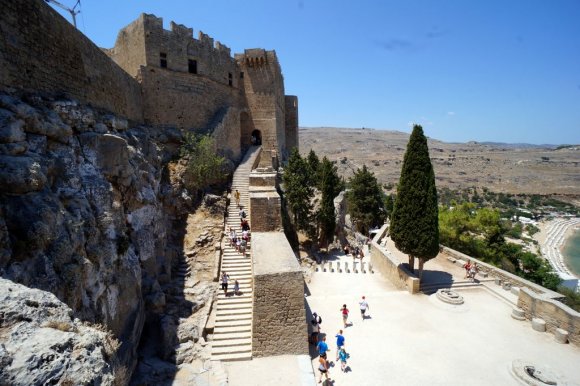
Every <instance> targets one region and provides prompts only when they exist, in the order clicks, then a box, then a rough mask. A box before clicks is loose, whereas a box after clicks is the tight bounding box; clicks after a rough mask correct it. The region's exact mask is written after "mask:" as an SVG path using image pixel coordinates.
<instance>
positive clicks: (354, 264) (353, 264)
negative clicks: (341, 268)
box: [352, 261, 358, 273]
mask: <svg viewBox="0 0 580 386" xmlns="http://www.w3.org/2000/svg"><path fill="white" fill-rule="evenodd" d="M352 272H354V273H358V269H356V261H353V262H352Z"/></svg>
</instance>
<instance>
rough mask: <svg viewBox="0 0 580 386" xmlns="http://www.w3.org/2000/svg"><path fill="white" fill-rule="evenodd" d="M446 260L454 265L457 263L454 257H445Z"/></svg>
mask: <svg viewBox="0 0 580 386" xmlns="http://www.w3.org/2000/svg"><path fill="white" fill-rule="evenodd" d="M447 260H449V261H450V262H452V263H455V262H456V261H457V259H456V258H455V257H451V256H447Z"/></svg>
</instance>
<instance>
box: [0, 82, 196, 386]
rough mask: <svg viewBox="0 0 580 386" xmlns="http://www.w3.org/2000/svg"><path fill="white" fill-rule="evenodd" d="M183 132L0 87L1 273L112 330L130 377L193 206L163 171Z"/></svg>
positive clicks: (53, 337)
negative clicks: (178, 227)
mask: <svg viewBox="0 0 580 386" xmlns="http://www.w3.org/2000/svg"><path fill="white" fill-rule="evenodd" d="M178 135H179V133H176V134H174V135H173V134H172V135H171V136H169V137H168V136H167V133H166V132H165V130H158V129H155V128H151V127H145V126H139V127H131V125H130V123H129V122H128V121H127V120H125V119H123V118H119V117H115V116H111V115H104V114H102V113H100V112H99V111H96V110H93V109H92V108H90V107H87V106H82V105H79V104H77V103H76V102H73V101H58V100H57V101H55V100H51V99H45V98H44V97H40V96H30V95H28V96H16V95H9V94H6V93H4V94H2V93H1V92H0V277H4V278H6V279H9V280H12V281H15V282H17V283H21V284H23V285H25V286H28V287H34V288H38V289H40V290H44V291H49V292H51V293H53V294H55V295H56V296H57V298H58V299H60V300H61V301H62V302H64V303H66V304H67V305H68V306H69V307H70V309H72V313H73V314H74V316H75V317H77V318H79V319H81V320H83V321H88V322H96V323H102V324H103V325H105V326H107V327H108V328H110V329H111V330H112V332H113V333H114V334H115V336H116V337H118V338H119V339H120V341H121V342H122V343H123V344H122V346H121V350H120V352H119V357H120V360H121V362H122V363H125V364H127V366H128V367H129V373H130V371H131V369H132V366H134V365H135V358H136V355H135V353H136V349H137V346H138V343H139V339H140V336H141V333H142V329H143V324H144V320H145V316H146V314H147V312H148V311H151V312H154V313H159V312H160V310H161V309H162V308H163V307H164V306H165V299H164V297H163V296H162V294H161V293H159V283H162V282H166V281H167V280H170V279H171V267H172V264H173V262H174V259H175V256H176V255H177V254H178V251H177V250H176V248H175V247H171V245H172V243H173V241H174V240H173V238H175V237H178V236H179V235H174V234H172V232H170V231H168V230H170V229H173V228H174V226H173V224H174V223H175V222H178V221H180V220H181V217H182V216H183V214H184V213H185V211H187V210H188V209H189V206H188V203H189V202H191V199H190V198H189V196H188V195H187V193H186V191H185V190H184V189H183V185H182V184H180V181H179V179H177V180H172V179H171V176H170V173H168V172H167V169H168V168H167V164H168V162H169V161H170V160H171V159H172V157H174V155H175V153H176V150H178V146H176V141H178V140H177V139H176V136H178ZM145 281H146V282H147V283H150V284H149V285H145V286H144V285H143V282H145ZM158 281H159V283H158ZM151 283H153V284H155V283H156V285H153V284H151ZM147 307H150V309H148V308H147ZM3 312H5V305H4V304H3V303H1V302H0V316H1V315H2V313H3ZM1 323H2V322H1V321H0V344H3V342H4V339H5V338H4V337H3V335H2V333H1V331H2V330H1ZM34 334H41V335H42V336H43V339H44V338H46V342H49V341H50V342H53V341H54V342H65V341H70V339H72V338H71V336H69V335H67V334H68V333H63V332H62V331H59V332H55V331H49V330H46V329H38V331H36V332H34ZM39 337H40V335H39ZM42 344H43V345H45V344H48V343H42ZM59 344H60V343H59ZM67 344H68V343H67ZM0 347H2V346H0ZM23 347H24V346H23ZM42 347H44V346H42ZM69 347H71V346H70V344H68V345H67V346H66V348H67V349H68V348H69ZM72 347H74V346H72ZM25 348H27V349H31V350H35V347H32V346H26V347H25ZM2 350H4V348H3V349H2ZM47 372H48V373H51V372H52V370H50V371H49V370H47ZM0 383H1V382H0ZM9 383H10V382H9ZM38 383H39V384H43V383H45V381H44V380H40V379H39V381H38ZM31 384H36V382H32V383H31ZM75 384H76V383H75Z"/></svg>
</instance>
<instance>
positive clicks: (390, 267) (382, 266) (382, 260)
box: [370, 225, 420, 294]
mask: <svg viewBox="0 0 580 386" xmlns="http://www.w3.org/2000/svg"><path fill="white" fill-rule="evenodd" d="M387 228H388V226H387V225H383V227H382V228H381V229H380V231H379V232H378V233H377V234H376V235H375V237H374V238H373V240H372V241H371V245H370V250H371V263H372V264H373V268H374V269H375V270H377V271H378V272H380V273H381V274H382V275H383V276H385V277H386V278H387V279H389V280H390V281H391V283H393V284H394V285H395V286H396V287H397V288H399V289H406V290H407V291H409V293H411V294H415V293H418V292H419V290H420V281H419V278H418V277H416V276H415V275H414V274H413V273H412V272H410V271H409V270H407V268H406V267H405V266H404V265H403V263H401V262H400V261H398V260H397V259H396V258H395V256H393V255H391V254H389V253H387V251H386V250H385V249H384V248H383V247H382V246H381V245H380V244H379V242H380V240H381V239H382V238H383V237H384V236H385V234H386V233H387Z"/></svg>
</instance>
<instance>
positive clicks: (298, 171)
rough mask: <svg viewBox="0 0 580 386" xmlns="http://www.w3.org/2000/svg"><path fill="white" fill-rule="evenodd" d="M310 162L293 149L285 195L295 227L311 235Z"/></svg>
mask: <svg viewBox="0 0 580 386" xmlns="http://www.w3.org/2000/svg"><path fill="white" fill-rule="evenodd" d="M309 170H310V168H309V165H308V162H307V161H306V160H305V159H304V158H302V157H301V156H300V153H299V152H298V149H297V148H293V149H292V153H290V158H289V159H288V165H287V166H286V168H285V169H284V176H283V181H284V195H285V197H286V200H287V202H288V206H289V208H290V211H291V212H292V217H293V222H294V226H295V227H296V229H298V230H302V231H305V232H307V233H308V234H311V233H312V231H313V229H312V228H313V226H312V224H311V221H312V215H311V211H312V202H311V200H312V197H313V195H314V188H313V187H312V184H311V180H310V174H309Z"/></svg>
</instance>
